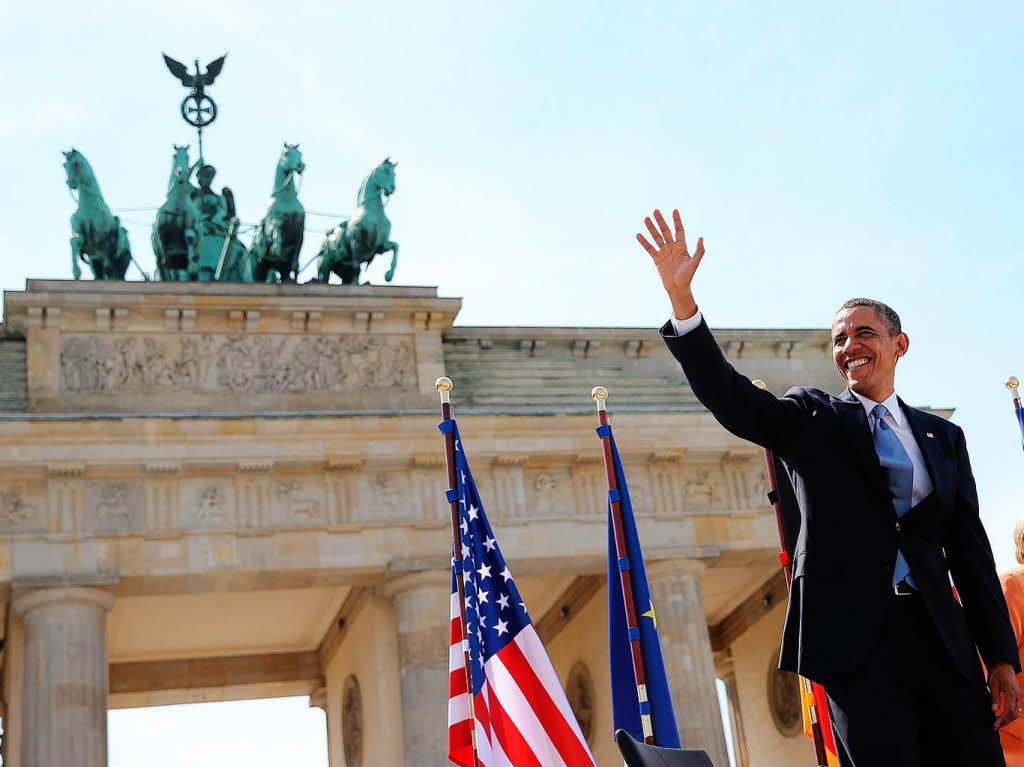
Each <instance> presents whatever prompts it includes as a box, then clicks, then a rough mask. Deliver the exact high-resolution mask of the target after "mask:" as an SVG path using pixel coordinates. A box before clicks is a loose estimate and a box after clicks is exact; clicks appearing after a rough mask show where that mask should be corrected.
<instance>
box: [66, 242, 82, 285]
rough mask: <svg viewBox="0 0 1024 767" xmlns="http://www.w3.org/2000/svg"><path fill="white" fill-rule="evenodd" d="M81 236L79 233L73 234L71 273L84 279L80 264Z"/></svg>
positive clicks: (77, 277) (76, 277) (77, 278)
mask: <svg viewBox="0 0 1024 767" xmlns="http://www.w3.org/2000/svg"><path fill="white" fill-rule="evenodd" d="M78 241H79V236H78V235H77V234H73V235H71V239H70V241H69V242H70V243H71V274H73V275H74V277H75V279H76V280H80V279H82V267H80V266H79V265H78V259H79V257H80V253H81V249H80V247H79V242H78Z"/></svg>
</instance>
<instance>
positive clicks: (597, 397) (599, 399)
mask: <svg viewBox="0 0 1024 767" xmlns="http://www.w3.org/2000/svg"><path fill="white" fill-rule="evenodd" d="M590 396H591V397H592V398H593V399H594V403H595V404H596V405H597V409H598V410H607V409H608V405H607V403H606V400H607V399H608V390H607V389H606V388H604V387H603V386H595V387H594V388H593V389H591V390H590Z"/></svg>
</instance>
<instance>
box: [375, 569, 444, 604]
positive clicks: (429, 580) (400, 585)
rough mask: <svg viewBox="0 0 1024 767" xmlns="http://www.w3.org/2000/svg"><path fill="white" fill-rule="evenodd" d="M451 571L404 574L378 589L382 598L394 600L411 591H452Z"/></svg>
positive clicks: (424, 571)
mask: <svg viewBox="0 0 1024 767" xmlns="http://www.w3.org/2000/svg"><path fill="white" fill-rule="evenodd" d="M451 585H452V584H451V571H450V570H448V569H447V568H445V569H444V570H417V571H415V572H411V573H403V574H402V575H398V576H395V577H394V578H389V579H388V580H386V581H385V582H384V583H383V584H382V585H381V586H380V587H379V589H378V591H379V593H380V594H381V596H384V597H387V598H388V599H394V598H395V597H397V596H399V595H400V594H405V593H407V592H410V591H421V590H424V589H428V590H434V589H444V590H445V591H449V590H451Z"/></svg>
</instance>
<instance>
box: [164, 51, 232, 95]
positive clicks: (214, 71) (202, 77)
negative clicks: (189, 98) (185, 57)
mask: <svg viewBox="0 0 1024 767" xmlns="http://www.w3.org/2000/svg"><path fill="white" fill-rule="evenodd" d="M163 56H164V62H166V64H167V68H168V69H169V70H171V74H172V75H174V76H175V77H177V78H178V79H179V80H181V84H182V85H184V86H185V87H186V88H193V89H194V90H196V91H197V92H198V93H202V92H203V88H205V87H206V86H207V85H213V81H214V80H216V79H217V75H219V74H220V70H221V69H222V68H223V67H224V59H226V58H227V57H228V55H227V54H226V53H225V54H224V55H223V56H221V57H220V58H219V59H216V60H214V61H211V62H210V63H209V64H207V65H206V73H205V74H199V62H198V61H197V62H196V73H195V74H190V73H189V71H188V67H187V66H185V65H184V64H182V63H181V62H180V61H176V60H175V59H172V58H171V57H170V56H168V55H167V54H166V53H165V54H163Z"/></svg>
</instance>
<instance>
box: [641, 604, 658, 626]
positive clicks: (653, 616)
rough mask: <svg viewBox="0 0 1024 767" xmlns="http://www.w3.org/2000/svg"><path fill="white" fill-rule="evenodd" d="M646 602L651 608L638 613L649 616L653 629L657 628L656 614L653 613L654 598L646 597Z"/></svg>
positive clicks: (645, 616)
mask: <svg viewBox="0 0 1024 767" xmlns="http://www.w3.org/2000/svg"><path fill="white" fill-rule="evenodd" d="M647 604H649V605H650V606H651V609H650V610H648V611H647V612H645V613H640V615H641V617H644V618H650V619H651V620H652V621H654V630H655V631H657V630H658V616H657V615H655V614H654V600H651V599H648V600H647Z"/></svg>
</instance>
